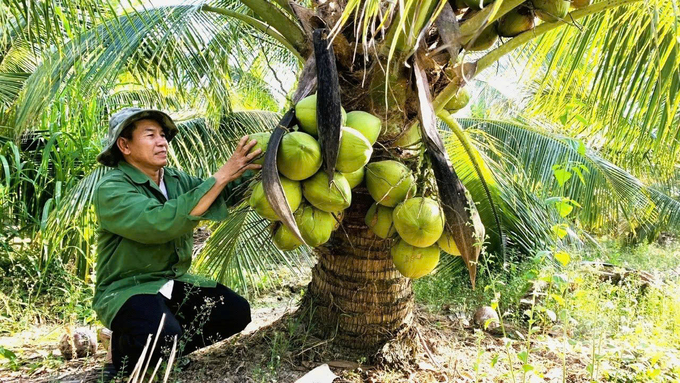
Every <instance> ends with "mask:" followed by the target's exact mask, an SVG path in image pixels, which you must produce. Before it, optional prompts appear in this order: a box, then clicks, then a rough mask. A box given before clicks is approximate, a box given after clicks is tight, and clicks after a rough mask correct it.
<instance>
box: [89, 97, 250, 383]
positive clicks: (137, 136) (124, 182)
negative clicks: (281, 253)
mask: <svg viewBox="0 0 680 383" xmlns="http://www.w3.org/2000/svg"><path fill="white" fill-rule="evenodd" d="M177 132H178V129H177V126H176V125H175V123H174V122H173V121H172V119H171V118H170V117H169V116H168V115H167V114H165V113H163V112H161V111H157V110H151V109H140V108H125V109H123V110H121V111H119V112H117V113H115V114H114V115H112V116H111V119H110V120H109V131H108V136H107V143H106V147H105V148H104V150H103V151H102V152H101V153H100V154H99V156H98V157H97V161H99V162H100V163H101V164H103V165H106V166H109V167H112V168H113V170H111V171H109V172H107V173H106V174H105V175H104V176H103V177H102V180H101V181H100V182H99V183H98V184H97V187H96V190H95V195H94V207H95V211H96V214H97V217H98V219H99V228H98V232H97V237H98V241H97V267H96V270H97V282H96V291H95V295H94V302H93V306H94V310H95V311H96V312H97V315H98V316H99V318H100V319H101V321H102V323H103V324H104V325H105V326H106V327H108V328H109V329H111V330H112V331H113V334H112V336H111V354H112V355H111V357H112V361H113V363H112V364H111V363H109V364H107V366H106V367H105V371H104V374H105V375H106V376H110V377H113V376H115V375H119V376H120V375H122V376H127V375H129V374H130V373H131V372H132V369H133V368H134V365H135V364H136V363H137V360H138V359H139V358H140V355H141V353H142V350H143V349H144V346H145V345H146V341H147V337H148V336H149V334H154V336H155V334H156V332H157V331H158V326H159V323H160V321H161V318H162V316H163V314H165V324H164V326H163V329H162V332H161V336H160V337H159V339H158V344H157V345H156V348H155V351H154V353H153V355H152V356H151V363H150V365H151V366H154V365H155V363H156V361H157V360H158V358H159V357H160V352H161V349H163V348H166V349H167V347H168V345H171V344H172V341H171V339H173V338H174V337H175V336H177V338H178V339H182V341H183V342H185V343H184V350H183V353H184V354H187V353H190V352H192V351H194V350H196V349H199V348H202V347H205V346H207V345H210V344H212V343H214V342H217V341H219V340H222V339H225V338H227V337H229V336H231V335H233V334H235V333H238V332H240V331H241V330H243V329H244V328H245V327H246V325H247V324H248V323H249V322H250V305H249V304H248V302H247V301H246V300H245V299H244V298H243V297H241V296H239V295H238V294H236V293H235V292H233V291H232V290H230V289H229V288H227V287H225V286H223V285H221V284H219V283H216V282H214V281H212V280H210V279H207V278H204V277H200V276H197V275H191V274H188V273H187V271H188V270H189V267H190V266H191V254H192V247H193V234H192V232H193V229H194V228H195V227H196V225H197V224H198V223H199V222H200V221H202V220H211V221H220V220H223V219H225V218H227V216H228V215H229V211H228V207H230V206H232V205H234V204H235V203H237V202H238V201H239V200H241V198H242V197H243V194H244V191H245V190H244V189H245V188H244V187H243V186H244V183H246V182H247V181H248V179H249V178H251V177H252V176H253V174H254V173H255V171H257V170H258V169H260V168H261V165H257V164H253V163H251V160H253V159H254V158H255V157H257V156H258V155H259V154H260V153H261V150H260V149H257V150H254V151H253V152H252V153H250V154H249V152H250V150H251V149H252V148H253V146H254V145H255V144H256V143H257V142H256V141H255V140H251V141H250V142H248V136H244V137H242V138H241V140H240V141H239V143H238V146H237V147H236V150H235V151H234V153H233V154H232V156H231V158H229V160H228V161H227V162H226V163H225V164H224V165H223V166H222V167H221V168H220V169H219V170H218V171H217V172H216V173H215V174H213V175H212V176H211V177H210V178H208V179H206V180H202V179H199V178H196V177H193V176H190V175H188V174H186V173H184V172H182V171H179V170H177V169H173V168H170V167H166V165H167V163H168V143H169V142H170V141H172V139H173V138H174V137H175V135H176V134H177ZM199 326H200V329H199ZM197 330H200V331H197Z"/></svg>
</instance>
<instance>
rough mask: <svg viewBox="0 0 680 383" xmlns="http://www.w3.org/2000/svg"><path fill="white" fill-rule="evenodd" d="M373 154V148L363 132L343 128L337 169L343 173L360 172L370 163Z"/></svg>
mask: <svg viewBox="0 0 680 383" xmlns="http://www.w3.org/2000/svg"><path fill="white" fill-rule="evenodd" d="M372 154H373V146H371V143H370V142H368V140H367V139H366V137H364V135H363V134H361V132H359V131H358V130H356V129H352V128H348V127H343V128H342V136H340V148H339V149H338V160H337V162H336V163H335V168H336V169H337V170H338V171H341V172H343V173H351V172H354V171H357V170H359V168H361V167H363V166H364V165H366V164H367V163H368V161H369V160H370V159H371V155H372Z"/></svg>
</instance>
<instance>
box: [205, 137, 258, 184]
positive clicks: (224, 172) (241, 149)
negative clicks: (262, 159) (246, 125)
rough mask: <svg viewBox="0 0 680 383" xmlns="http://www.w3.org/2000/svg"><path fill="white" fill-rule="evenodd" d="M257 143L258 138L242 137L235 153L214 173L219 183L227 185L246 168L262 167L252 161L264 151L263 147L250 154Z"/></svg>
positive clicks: (255, 168)
mask: <svg viewBox="0 0 680 383" xmlns="http://www.w3.org/2000/svg"><path fill="white" fill-rule="evenodd" d="M255 144H257V140H251V141H250V142H248V136H243V137H241V140H240V141H239V142H238V145H237V146H236V150H234V153H233V154H232V155H231V157H230V158H229V160H228V161H227V162H226V163H225V164H224V165H222V167H221V168H220V170H218V171H217V172H216V173H215V174H214V177H215V179H216V180H217V182H218V183H222V184H224V185H226V184H228V183H229V182H231V181H233V180H235V179H237V178H238V177H240V176H241V174H243V172H245V171H246V170H249V169H253V170H259V169H261V168H262V165H258V164H252V163H250V162H251V161H252V160H253V159H254V158H256V157H257V156H258V155H260V153H262V149H257V150H254V151H253V152H252V153H250V154H248V152H249V151H250V149H252V148H253V146H255Z"/></svg>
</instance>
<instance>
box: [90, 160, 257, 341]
mask: <svg viewBox="0 0 680 383" xmlns="http://www.w3.org/2000/svg"><path fill="white" fill-rule="evenodd" d="M246 173H247V174H246ZM246 173H244V175H243V176H241V177H240V178H239V179H237V180H234V181H232V182H230V183H229V184H228V185H227V187H225V188H224V191H223V192H222V193H221V194H220V196H219V197H218V198H217V199H216V200H215V202H214V203H213V204H212V205H211V206H210V208H209V209H208V210H207V211H206V212H205V213H204V214H203V215H201V216H192V215H190V214H189V213H190V212H191V210H192V209H193V208H194V207H195V206H196V204H198V201H199V200H200V199H201V198H202V197H203V196H204V195H205V194H206V193H207V192H208V190H210V189H211V188H212V187H213V185H215V182H216V180H215V178H214V177H210V178H208V179H207V180H205V181H204V180H201V179H199V178H195V177H192V176H189V175H187V174H186V173H184V172H181V171H179V170H176V169H172V168H168V167H166V168H165V170H164V176H163V180H164V181H165V187H166V189H167V192H168V199H167V200H166V199H165V197H164V196H163V194H162V193H161V190H160V188H159V187H158V185H156V183H155V182H153V181H152V180H151V179H150V178H149V177H148V176H147V175H146V174H144V173H143V172H141V171H140V170H139V169H137V168H135V167H134V166H132V165H130V164H128V163H127V162H124V161H121V162H120V163H119V165H118V167H117V168H115V169H113V170H112V171H109V172H108V173H106V174H105V175H104V177H103V178H102V180H101V181H99V183H98V184H97V186H96V190H95V193H94V207H95V212H96V214H97V218H98V219H99V223H100V226H99V229H98V232H97V234H98V240H97V266H96V270H97V282H96V289H95V294H94V301H93V306H94V310H95V311H96V312H97V315H98V316H99V319H100V320H101V321H102V323H103V324H104V325H105V326H106V327H108V328H111V322H112V321H113V318H114V317H115V316H116V313H117V312H118V310H119V309H120V307H121V306H122V305H123V304H124V303H125V301H127V300H128V298H130V297H132V296H133V295H138V294H156V293H158V291H159V290H160V288H161V287H162V286H163V285H164V284H165V283H166V282H167V281H168V280H169V279H174V280H178V281H182V282H188V283H191V284H195V285H198V286H201V287H214V286H215V282H214V281H212V280H210V279H207V278H204V277H200V276H196V275H191V274H188V273H187V271H188V270H189V267H190V266H191V255H192V250H193V244H194V238H193V230H194V228H195V227H196V226H197V225H198V223H199V222H200V221H201V220H211V221H220V220H223V219H225V218H227V216H228V214H229V213H228V211H227V207H229V206H232V205H234V204H236V203H238V202H239V201H240V200H241V199H242V196H243V193H244V191H245V187H243V185H242V187H239V188H237V186H239V185H241V184H242V183H244V182H246V181H247V180H248V179H249V178H251V177H252V175H253V174H254V172H253V171H250V170H249V171H247V172H246Z"/></svg>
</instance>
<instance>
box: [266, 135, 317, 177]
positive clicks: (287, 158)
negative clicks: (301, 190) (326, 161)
mask: <svg viewBox="0 0 680 383" xmlns="http://www.w3.org/2000/svg"><path fill="white" fill-rule="evenodd" d="M276 161H277V164H278V168H279V172H281V174H283V175H284V176H286V177H288V178H289V179H291V180H294V181H302V180H304V179H307V178H309V177H311V176H313V175H314V173H316V172H317V170H319V168H320V167H321V163H322V160H321V146H320V145H319V143H318V142H317V141H316V140H315V139H314V137H312V136H310V135H309V134H307V133H305V132H291V133H287V134H286V135H284V136H283V139H282V140H281V145H280V147H279V152H278V155H277V156H276Z"/></svg>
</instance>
